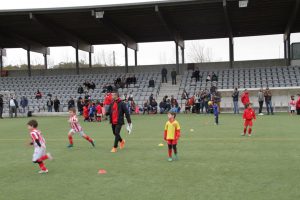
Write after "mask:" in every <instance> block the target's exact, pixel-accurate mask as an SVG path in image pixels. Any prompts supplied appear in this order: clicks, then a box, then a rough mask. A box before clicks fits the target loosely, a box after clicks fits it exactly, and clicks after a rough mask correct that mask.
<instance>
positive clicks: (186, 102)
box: [184, 99, 191, 113]
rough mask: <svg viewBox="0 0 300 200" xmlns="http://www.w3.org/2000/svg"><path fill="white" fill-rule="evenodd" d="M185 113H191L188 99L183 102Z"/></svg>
mask: <svg viewBox="0 0 300 200" xmlns="http://www.w3.org/2000/svg"><path fill="white" fill-rule="evenodd" d="M184 112H185V113H188V112H191V105H190V99H186V101H185V111H184Z"/></svg>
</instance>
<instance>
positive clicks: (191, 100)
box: [189, 94, 196, 113]
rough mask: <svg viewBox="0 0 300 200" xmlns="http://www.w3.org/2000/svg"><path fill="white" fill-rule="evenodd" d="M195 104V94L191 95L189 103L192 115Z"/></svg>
mask: <svg viewBox="0 0 300 200" xmlns="http://www.w3.org/2000/svg"><path fill="white" fill-rule="evenodd" d="M195 103H196V97H195V94H193V95H192V96H191V98H190V103H189V104H190V105H191V109H192V113H195V112H196V110H195V109H196V107H195Z"/></svg>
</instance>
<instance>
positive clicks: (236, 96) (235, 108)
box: [231, 88, 240, 114]
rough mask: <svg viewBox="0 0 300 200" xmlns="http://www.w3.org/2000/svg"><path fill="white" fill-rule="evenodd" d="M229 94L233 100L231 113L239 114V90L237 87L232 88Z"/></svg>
mask: <svg viewBox="0 0 300 200" xmlns="http://www.w3.org/2000/svg"><path fill="white" fill-rule="evenodd" d="M231 96H232V101H233V113H234V114H239V113H240V112H239V91H238V89H237V88H234V91H233V93H232V95H231Z"/></svg>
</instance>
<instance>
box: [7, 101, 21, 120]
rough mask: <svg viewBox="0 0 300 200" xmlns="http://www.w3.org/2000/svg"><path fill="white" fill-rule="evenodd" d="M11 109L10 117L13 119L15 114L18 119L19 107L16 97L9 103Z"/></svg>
mask: <svg viewBox="0 0 300 200" xmlns="http://www.w3.org/2000/svg"><path fill="white" fill-rule="evenodd" d="M8 107H9V116H10V118H13V114H15V117H17V109H18V107H19V105H18V102H17V101H16V99H15V97H11V98H10V100H9V102H8Z"/></svg>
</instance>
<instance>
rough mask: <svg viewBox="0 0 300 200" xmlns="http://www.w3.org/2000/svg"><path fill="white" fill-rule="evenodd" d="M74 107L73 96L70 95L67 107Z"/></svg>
mask: <svg viewBox="0 0 300 200" xmlns="http://www.w3.org/2000/svg"><path fill="white" fill-rule="evenodd" d="M74 107H75V101H74V99H73V97H71V99H70V100H69V101H68V109H70V108H74Z"/></svg>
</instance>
